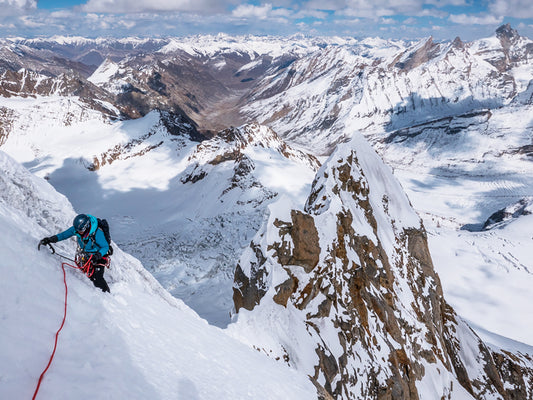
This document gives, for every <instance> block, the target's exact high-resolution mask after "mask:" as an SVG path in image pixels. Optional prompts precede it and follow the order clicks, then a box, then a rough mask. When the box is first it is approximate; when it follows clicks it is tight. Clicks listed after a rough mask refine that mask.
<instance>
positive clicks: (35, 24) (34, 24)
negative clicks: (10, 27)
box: [20, 15, 46, 28]
mask: <svg viewBox="0 0 533 400" xmlns="http://www.w3.org/2000/svg"><path fill="white" fill-rule="evenodd" d="M20 20H21V22H22V24H23V25H24V26H25V27H27V28H40V27H43V26H46V24H45V23H44V22H43V21H39V20H37V19H34V18H31V17H29V16H27V15H24V16H22V17H20Z"/></svg>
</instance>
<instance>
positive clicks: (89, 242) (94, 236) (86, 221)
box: [39, 214, 112, 292]
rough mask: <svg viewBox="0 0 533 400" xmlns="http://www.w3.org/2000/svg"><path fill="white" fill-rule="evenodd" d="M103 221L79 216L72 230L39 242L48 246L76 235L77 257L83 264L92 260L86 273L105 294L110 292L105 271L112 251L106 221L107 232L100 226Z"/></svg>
mask: <svg viewBox="0 0 533 400" xmlns="http://www.w3.org/2000/svg"><path fill="white" fill-rule="evenodd" d="M101 221H105V220H98V219H97V218H96V217H94V216H92V215H90V214H79V215H77V216H76V218H74V222H73V223H72V226H71V227H70V228H68V229H67V230H66V231H64V232H61V233H58V234H57V235H54V236H50V237H45V238H44V239H42V240H41V241H40V242H39V245H43V246H46V245H49V244H50V243H56V242H59V241H61V240H65V239H68V238H70V237H72V236H74V235H76V237H77V239H78V252H77V257H80V260H83V263H85V262H86V261H87V260H90V265H88V267H89V270H88V271H86V272H87V276H89V279H90V280H91V281H92V282H93V284H94V286H96V287H98V288H100V289H102V291H104V292H109V291H110V290H109V286H108V285H107V282H106V281H105V279H104V270H105V267H106V265H109V256H110V255H111V253H112V250H111V247H110V243H109V240H108V239H107V238H106V236H107V237H109V233H108V232H109V227H108V225H107V221H105V225H106V227H105V228H106V230H107V232H106V231H104V229H103V228H102V227H101V226H99V224H98V222H101ZM110 250H111V251H110Z"/></svg>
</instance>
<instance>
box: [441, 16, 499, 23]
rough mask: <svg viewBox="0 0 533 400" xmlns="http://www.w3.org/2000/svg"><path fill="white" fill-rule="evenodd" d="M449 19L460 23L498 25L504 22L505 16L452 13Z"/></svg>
mask: <svg viewBox="0 0 533 400" xmlns="http://www.w3.org/2000/svg"><path fill="white" fill-rule="evenodd" d="M448 19H449V20H450V21H451V22H453V23H455V24H460V25H498V24H501V23H502V22H503V17H495V16H494V15H466V14H457V15H454V14H452V15H450V17H449V18H448Z"/></svg>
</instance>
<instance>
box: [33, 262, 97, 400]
mask: <svg viewBox="0 0 533 400" xmlns="http://www.w3.org/2000/svg"><path fill="white" fill-rule="evenodd" d="M92 258H93V256H92V255H91V257H89V259H88V260H87V262H86V263H85V264H84V265H82V266H78V265H76V266H74V265H71V264H69V263H66V262H64V263H61V269H63V283H64V284H65V308H64V312H63V321H61V326H60V327H59V329H58V330H57V332H56V338H55V342H54V350H53V351H52V355H51V356H50V360H48V365H47V366H46V368H45V369H44V371H43V372H42V373H41V376H40V377H39V382H38V383H37V387H36V388H35V393H33V397H32V400H35V398H36V397H37V393H38V392H39V388H40V386H41V383H42V381H43V378H44V375H45V374H46V371H48V368H50V365H51V364H52V360H53V359H54V355H55V354H56V349H57V340H58V339H59V332H61V330H62V329H63V326H64V325H65V320H66V319H67V296H68V287H67V274H66V272H65V265H66V266H68V267H71V268H75V269H79V270H81V271H83V272H84V273H86V274H87V276H88V277H89V278H90V277H91V276H92V274H93V273H94V270H91V268H90V266H91V259H92Z"/></svg>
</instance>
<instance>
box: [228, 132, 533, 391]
mask: <svg viewBox="0 0 533 400" xmlns="http://www.w3.org/2000/svg"><path fill="white" fill-rule="evenodd" d="M271 211H272V213H271V215H270V219H269V221H268V222H267V223H266V224H265V226H264V229H263V230H262V231H260V232H259V233H258V235H257V236H256V237H255V238H254V240H253V242H252V243H251V245H250V248H249V249H248V251H247V252H245V254H243V256H242V258H241V260H240V262H239V265H238V266H237V269H236V273H235V287H234V303H235V309H236V311H237V312H238V314H237V315H236V322H235V325H234V327H233V328H234V329H236V330H237V331H239V332H241V334H242V333H243V332H244V335H245V336H247V337H250V338H252V337H253V338H254V339H253V341H252V342H251V343H250V344H252V345H253V346H255V347H256V348H258V349H260V350H263V351H265V352H266V353H267V354H269V355H271V356H273V357H276V358H279V359H283V360H284V361H285V362H286V363H288V364H289V365H291V366H293V367H295V368H297V369H300V370H303V371H305V372H306V373H307V374H308V375H309V376H310V378H311V380H312V381H313V382H314V383H315V385H316V386H317V389H318V393H319V397H321V398H331V397H332V398H335V399H437V398H439V399H440V398H457V397H458V396H460V397H461V398H478V399H488V398H501V399H511V398H530V397H527V396H530V394H531V390H532V389H533V386H532V383H533V382H532V379H533V367H532V363H531V361H532V360H531V359H528V358H527V357H525V356H521V355H512V354H504V353H498V354H495V353H493V352H492V351H491V350H490V349H489V348H488V347H487V346H486V345H485V344H484V343H483V342H482V341H481V340H480V339H479V338H478V337H477V335H476V334H475V333H474V332H473V331H472V330H471V329H470V328H469V327H468V326H467V325H466V323H465V322H463V321H462V320H461V319H460V318H459V317H458V316H457V315H456V314H455V312H454V311H453V309H452V308H451V307H450V306H449V305H447V303H446V301H445V300H444V297H443V293H442V288H441V284H440V281H439V278H438V276H437V274H436V273H435V271H434V269H433V265H432V260H431V255H430V253H429V250H428V246H427V240H426V232H425V230H424V227H423V226H422V223H421V221H420V219H419V218H418V216H417V215H416V213H415V212H414V211H413V209H412V208H411V205H410V203H409V200H408V199H407V197H406V196H405V194H404V192H403V190H402V188H401V186H400V185H399V183H398V182H397V181H396V180H395V178H394V177H393V175H392V173H391V171H390V170H389V169H388V167H386V166H385V165H384V164H383V163H382V161H381V160H380V159H379V157H378V156H377V155H376V154H375V153H374V151H373V150H372V149H371V148H370V146H369V145H368V144H367V143H366V142H365V141H364V139H362V138H361V137H360V136H356V137H355V138H354V139H353V140H352V141H351V142H350V143H348V144H345V145H343V146H342V147H340V148H339V149H338V150H337V151H336V152H335V153H334V154H333V155H332V156H331V157H330V158H329V160H328V161H327V162H326V164H325V165H324V166H323V167H322V168H321V170H320V171H319V172H318V174H317V177H316V179H315V181H314V183H313V187H312V191H311V194H310V196H309V198H308V201H307V204H306V205H305V209H304V210H303V211H302V210H286V209H283V207H282V206H277V207H272V208H271ZM265 330H267V331H269V332H271V333H269V334H268V333H265ZM246 332H249V333H250V334H249V335H246ZM259 332H261V333H259Z"/></svg>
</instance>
